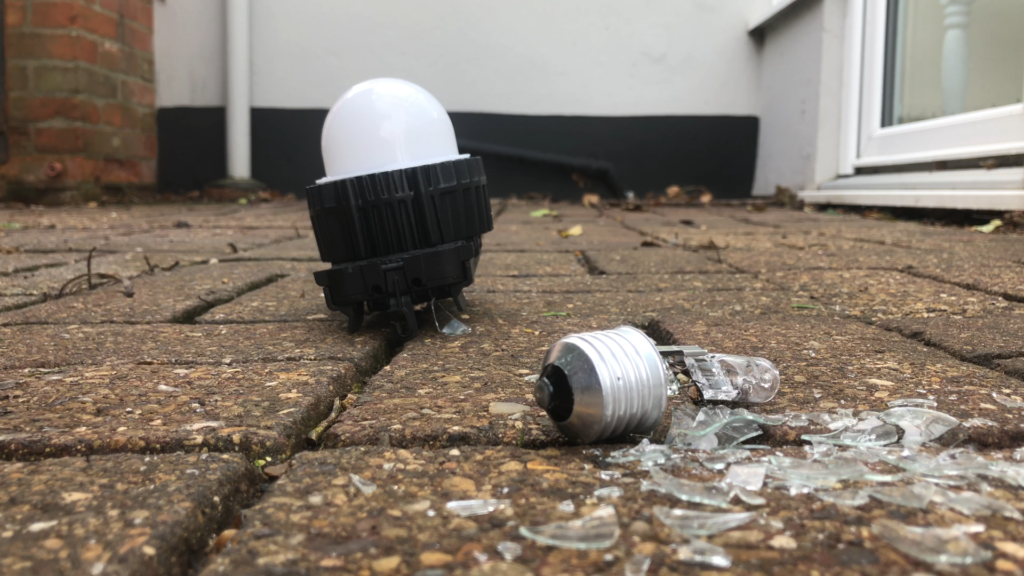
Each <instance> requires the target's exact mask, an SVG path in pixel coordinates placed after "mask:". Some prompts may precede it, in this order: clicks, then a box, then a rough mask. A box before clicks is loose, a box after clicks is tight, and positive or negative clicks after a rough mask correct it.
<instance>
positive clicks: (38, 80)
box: [32, 65, 118, 99]
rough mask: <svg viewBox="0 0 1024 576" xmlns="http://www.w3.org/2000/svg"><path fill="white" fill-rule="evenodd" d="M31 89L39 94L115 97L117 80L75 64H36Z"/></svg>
mask: <svg viewBox="0 0 1024 576" xmlns="http://www.w3.org/2000/svg"><path fill="white" fill-rule="evenodd" d="M32 76H33V81H32V89H33V90H34V91H35V92H37V93H40V94H46V93H55V92H56V93H71V94H88V95H91V96H97V97H100V98H111V99H113V98H117V94H118V82H117V79H116V78H114V77H113V76H112V75H110V74H105V73H103V72H99V71H96V70H92V69H84V68H79V67H75V66H50V65H41V66H36V68H35V70H34V72H33V75H32Z"/></svg>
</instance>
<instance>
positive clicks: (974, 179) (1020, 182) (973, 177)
mask: <svg viewBox="0 0 1024 576" xmlns="http://www.w3.org/2000/svg"><path fill="white" fill-rule="evenodd" d="M820 188H821V189H822V190H896V189H903V190H935V189H950V190H1024V168H1020V167H1014V168H996V169H993V170H982V169H979V170H937V171H933V172H894V173H890V174H861V175H859V176H848V177H845V178H838V179H836V180H833V181H831V182H826V183H824V184H822V185H821V186H820Z"/></svg>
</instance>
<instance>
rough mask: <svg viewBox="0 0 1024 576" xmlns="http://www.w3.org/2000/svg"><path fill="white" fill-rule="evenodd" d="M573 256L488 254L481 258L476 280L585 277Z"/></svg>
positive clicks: (583, 269) (583, 267)
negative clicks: (523, 277) (482, 278)
mask: <svg viewBox="0 0 1024 576" xmlns="http://www.w3.org/2000/svg"><path fill="white" fill-rule="evenodd" d="M586 275H587V269H586V267H585V266H584V265H582V264H580V262H579V259H577V257H576V256H574V255H573V254H562V253H557V252H552V253H548V252H488V253H486V254H484V255H482V256H481V258H480V264H479V265H478V266H477V269H476V278H477V279H479V278H481V277H486V276H586Z"/></svg>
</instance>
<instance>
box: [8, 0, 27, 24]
mask: <svg viewBox="0 0 1024 576" xmlns="http://www.w3.org/2000/svg"><path fill="white" fill-rule="evenodd" d="M24 25H25V3H24V2H22V1H21V0H7V2H6V3H4V28H20V27H22V26H24Z"/></svg>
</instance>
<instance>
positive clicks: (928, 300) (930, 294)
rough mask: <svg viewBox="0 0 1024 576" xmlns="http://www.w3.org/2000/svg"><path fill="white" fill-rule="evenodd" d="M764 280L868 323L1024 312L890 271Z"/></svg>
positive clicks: (826, 272)
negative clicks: (893, 319)
mask: <svg viewBox="0 0 1024 576" xmlns="http://www.w3.org/2000/svg"><path fill="white" fill-rule="evenodd" d="M763 278H764V279H765V280H768V281H771V282H773V283H775V284H778V285H779V286H782V287H783V288H785V289H787V290H791V291H793V292H795V293H796V295H797V296H803V297H807V298H809V299H810V301H812V302H815V303H818V304H819V305H821V306H824V307H826V308H828V309H829V310H833V309H834V310H836V311H837V312H839V313H840V314H842V315H849V316H854V317H856V318H857V319H859V320H864V321H866V322H877V321H879V320H884V319H888V318H902V317H907V318H929V317H935V316H968V317H971V316H982V315H996V316H1001V315H1005V314H1012V313H1014V312H1015V311H1018V312H1024V306H1021V305H1019V304H1014V303H1011V302H1008V301H1006V300H1004V299H1002V298H1000V297H998V296H992V295H989V294H984V293H981V292H976V291H971V290H964V289H962V288H958V287H956V286H952V285H950V284H943V283H940V282H935V281H933V280H928V279H925V278H917V277H914V276H910V275H908V274H904V273H901V272H890V271H886V270H811V271H786V272H773V273H768V274H766V275H764V276H763Z"/></svg>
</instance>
